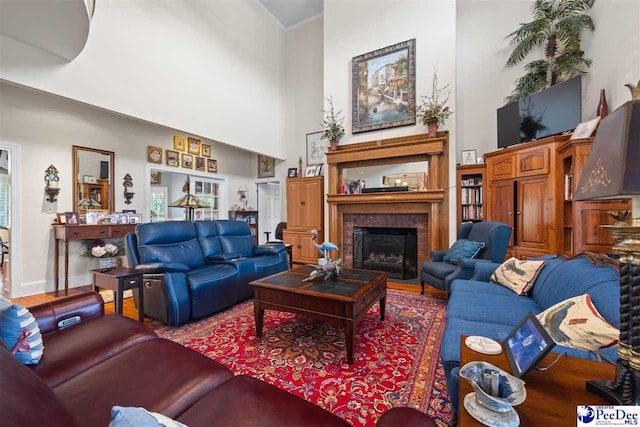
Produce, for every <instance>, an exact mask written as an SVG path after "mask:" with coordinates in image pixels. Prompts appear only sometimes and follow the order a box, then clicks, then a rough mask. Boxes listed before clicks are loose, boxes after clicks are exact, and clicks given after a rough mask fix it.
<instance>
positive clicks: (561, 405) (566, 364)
mask: <svg viewBox="0 0 640 427" xmlns="http://www.w3.org/2000/svg"><path fill="white" fill-rule="evenodd" d="M465 338H466V337H462V338H461V342H460V353H461V354H460V366H461V367H462V366H464V365H465V364H466V363H468V362H473V361H484V362H488V363H491V364H492V365H494V366H497V367H498V368H500V369H504V370H505V371H507V372H510V368H509V363H508V362H507V358H506V356H505V355H504V352H503V353H501V354H499V355H496V356H489V355H486V354H481V353H477V352H475V351H473V350H471V349H470V348H468V347H467V346H466V345H465V344H464V339H465ZM556 357H558V355H557V354H556V353H549V354H548V355H547V357H545V358H544V360H543V361H542V362H541V363H540V365H539V366H540V367H545V366H549V365H550V364H551V363H552V362H553V361H554V360H555V359H556ZM614 375H615V367H614V366H613V365H611V364H608V363H601V362H595V361H593V360H586V359H579V358H576V357H570V356H562V357H561V358H560V359H559V360H558V362H557V363H556V364H554V365H553V366H551V367H550V368H549V369H548V370H547V371H533V372H532V373H531V374H529V375H528V376H527V377H525V378H524V380H525V382H526V384H525V387H526V389H527V398H526V400H525V401H524V403H522V404H521V405H518V406H516V407H514V408H515V410H516V412H517V413H518V416H519V417H520V426H521V427H528V426H533V427H537V426H554V427H557V426H572V427H575V425H576V419H577V418H576V417H577V406H578V405H610V403H608V402H606V401H605V400H604V399H602V398H601V397H599V396H596V395H595V394H592V393H590V392H588V391H587V390H586V388H585V382H586V381H587V380H601V379H608V380H613V378H614ZM472 391H473V388H472V387H471V384H469V382H468V381H467V380H465V379H462V378H461V379H460V394H459V396H457V397H458V401H459V405H460V406H459V411H458V425H459V426H460V427H466V426H482V425H483V424H480V423H479V422H478V421H476V419H475V418H473V417H472V416H471V414H469V413H468V412H467V410H466V409H465V408H464V404H463V401H464V397H465V396H466V395H467V394H469V393H471V392H472ZM455 398H456V396H451V399H455Z"/></svg>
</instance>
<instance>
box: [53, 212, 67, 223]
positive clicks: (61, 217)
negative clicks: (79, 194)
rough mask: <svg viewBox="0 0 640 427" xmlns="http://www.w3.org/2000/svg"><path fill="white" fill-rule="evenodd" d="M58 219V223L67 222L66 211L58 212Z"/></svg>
mask: <svg viewBox="0 0 640 427" xmlns="http://www.w3.org/2000/svg"><path fill="white" fill-rule="evenodd" d="M56 221H57V222H58V224H66V223H67V218H66V216H65V214H64V212H58V213H56Z"/></svg>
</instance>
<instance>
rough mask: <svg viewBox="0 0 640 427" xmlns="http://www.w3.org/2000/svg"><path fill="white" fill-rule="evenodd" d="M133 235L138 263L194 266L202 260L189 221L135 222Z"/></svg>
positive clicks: (193, 229)
mask: <svg viewBox="0 0 640 427" xmlns="http://www.w3.org/2000/svg"><path fill="white" fill-rule="evenodd" d="M136 236H137V240H138V253H139V255H140V262H141V263H142V264H151V263H156V262H177V263H181V264H184V265H186V266H188V267H189V268H197V267H200V266H202V265H204V263H205V262H204V256H203V255H202V249H201V248H200V243H199V242H198V239H197V236H196V228H195V226H194V225H193V223H192V222H190V221H166V222H152V223H148V224H139V225H138V226H137V227H136Z"/></svg>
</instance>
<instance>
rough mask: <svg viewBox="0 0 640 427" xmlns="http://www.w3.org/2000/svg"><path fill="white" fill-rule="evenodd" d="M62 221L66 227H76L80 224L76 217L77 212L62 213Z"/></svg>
mask: <svg viewBox="0 0 640 427" xmlns="http://www.w3.org/2000/svg"><path fill="white" fill-rule="evenodd" d="M64 221H65V224H67V225H78V224H80V218H79V217H78V212H75V211H74V212H65V213H64Z"/></svg>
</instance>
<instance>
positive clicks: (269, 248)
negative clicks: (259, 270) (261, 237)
mask: <svg viewBox="0 0 640 427" xmlns="http://www.w3.org/2000/svg"><path fill="white" fill-rule="evenodd" d="M282 251H284V245H283V244H282V243H270V244H268V245H258V246H254V247H253V253H252V255H253V256H262V255H277V254H279V253H280V252H282Z"/></svg>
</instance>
